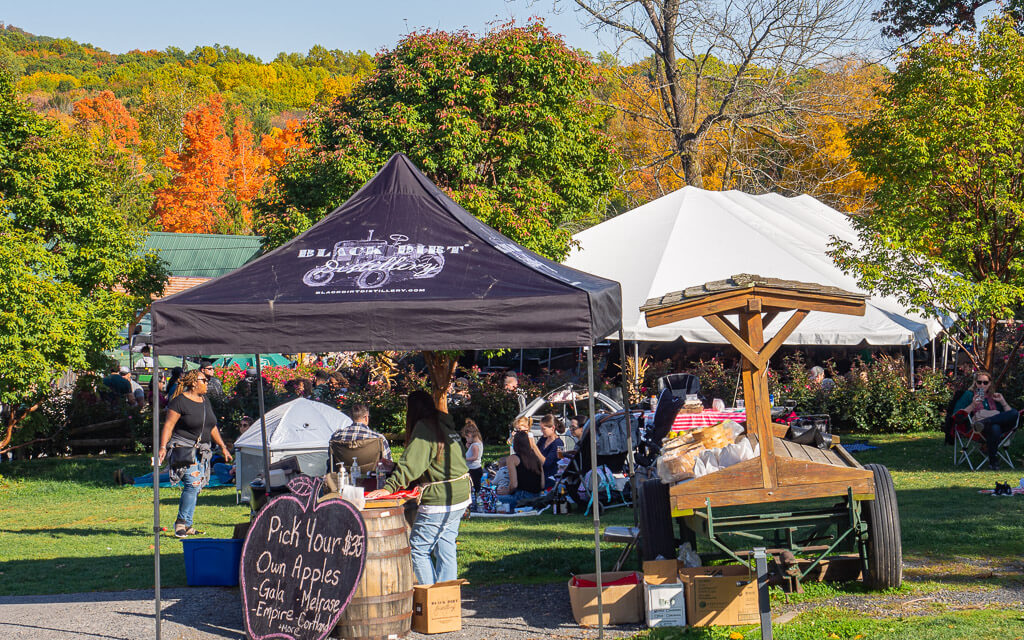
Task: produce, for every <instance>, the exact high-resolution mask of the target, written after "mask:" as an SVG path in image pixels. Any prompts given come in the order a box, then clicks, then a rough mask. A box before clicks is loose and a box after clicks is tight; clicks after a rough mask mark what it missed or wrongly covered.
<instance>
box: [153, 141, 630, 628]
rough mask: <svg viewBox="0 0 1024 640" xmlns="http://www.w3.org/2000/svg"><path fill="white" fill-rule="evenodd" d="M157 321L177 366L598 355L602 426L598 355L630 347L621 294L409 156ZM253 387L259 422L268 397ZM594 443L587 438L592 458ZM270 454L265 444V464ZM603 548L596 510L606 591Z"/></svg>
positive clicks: (161, 348)
mask: <svg viewBox="0 0 1024 640" xmlns="http://www.w3.org/2000/svg"><path fill="white" fill-rule="evenodd" d="M151 313H152V318H153V330H152V335H153V350H154V353H167V354H173V355H188V354H202V353H253V352H255V353H266V352H282V351H283V352H292V353H294V352H308V351H356V350H358V351H381V350H448V349H451V350H454V349H488V348H513V349H515V348H544V347H588V356H589V357H588V386H589V389H590V391H591V393H590V394H589V397H590V400H589V411H590V416H591V423H592V424H593V421H594V401H593V393H592V391H593V349H592V348H591V347H592V346H593V345H594V344H595V343H596V342H597V341H599V340H601V339H603V338H605V337H606V336H608V335H609V334H611V333H613V332H615V331H620V338H621V322H622V310H621V296H620V289H619V283H617V282H613V281H610V280H605V279H603V278H599V277H597V276H593V275H590V274H587V273H583V272H580V271H576V270H574V269H571V268H569V267H566V266H564V265H561V264H558V263H556V262H553V261H551V260H548V259H546V258H544V257H542V256H540V255H537V254H536V253H534V252H532V251H529V250H528V249H525V248H524V247H522V246H520V245H518V244H516V243H515V242H513V241H511V240H509V239H508V238H506V237H505V236H503V235H501V234H500V233H498V232H497V231H495V230H494V229H492V228H490V227H488V226H487V225H485V224H483V223H482V222H480V221H479V220H477V219H476V218H475V217H473V216H472V215H471V214H470V213H468V212H467V211H465V210H464V209H463V208H462V207H460V206H459V205H458V204H456V203H455V202H454V201H453V200H451V199H450V198H448V197H447V196H446V195H445V194H444V193H443V192H442V191H441V190H440V189H438V188H437V186H435V185H434V184H433V183H432V182H431V181H430V180H429V179H428V178H427V177H426V176H424V175H423V174H422V173H420V171H419V170H418V169H417V168H416V167H415V166H414V165H413V164H412V162H411V161H410V160H409V159H408V158H407V157H406V156H404V155H402V154H396V155H394V156H392V158H391V159H390V160H389V161H388V162H387V164H385V165H384V167H383V168H382V169H381V170H380V171H379V172H378V173H377V175H376V176H374V177H373V178H372V179H371V180H370V181H369V182H367V183H366V184H365V185H363V187H362V188H361V189H360V190H359V191H358V192H357V193H356V194H355V195H353V196H352V197H351V198H350V199H349V200H348V201H346V202H345V203H344V204H343V205H341V206H340V207H338V208H337V209H335V210H334V211H332V212H331V213H330V214H328V215H327V216H326V217H325V218H324V219H323V220H322V221H320V222H319V223H317V224H316V225H315V226H313V227H312V228H311V229H309V230H308V231H306V232H305V233H303V234H302V235H300V236H298V237H296V238H295V239H294V240H292V241H291V242H289V243H287V244H285V245H283V246H281V247H279V248H277V249H275V250H273V251H271V252H269V253H267V254H266V255H264V256H262V257H261V258H259V259H257V260H255V261H253V262H251V263H249V264H247V265H245V266H243V267H240V268H239V269H237V270H235V271H233V272H231V273H229V274H227V275H224V276H221V277H220V278H217V279H215V280H211V281H209V282H206V283H203V284H201V285H199V286H197V287H194V288H192V289H189V290H187V291H184V292H182V293H179V294H176V295H173V296H169V297H167V298H164V299H162V300H158V301H156V302H154V303H153V305H152V310H151ZM620 346H621V341H620ZM154 361H155V357H154ZM154 375H155V374H154ZM257 388H258V389H259V391H260V412H261V414H262V413H263V406H262V404H263V403H262V385H257ZM157 402H158V401H157ZM155 404H156V403H155ZM627 409H628V407H627ZM158 415H159V407H158V406H154V419H153V437H154V442H159V418H158ZM595 431H596V430H595V429H593V428H592V429H591V430H590V433H591V439H592V443H591V456H592V457H593V458H596V451H597V447H596V435H595ZM266 449H267V447H266V440H265V435H264V453H265V455H266ZM593 464H594V466H595V467H596V459H595V460H594V461H593ZM154 473H155V474H156V473H158V469H157V467H156V464H155V460H154ZM596 476H597V474H592V477H593V479H594V485H595V486H594V487H593V490H594V492H595V494H596V489H597V487H596V481H597V477H596ZM154 477H155V475H154ZM157 485H158V483H154V487H153V491H154V528H155V544H154V546H155V552H154V554H155V560H154V570H155V572H156V576H155V578H156V580H155V581H156V585H155V599H156V630H157V637H158V638H159V633H160V591H159V588H160V585H159V582H160V578H159V575H160V573H159V572H160V553H159V550H160V547H159V544H160V537H159V526H160V523H159V486H157ZM599 536H600V520H599V514H598V510H597V509H595V510H594V546H595V564H596V571H597V573H598V579H600V571H601V560H600V558H601V554H600V537H599ZM600 605H601V602H600V598H599V607H600ZM601 631H602V635H603V629H602V630H601Z"/></svg>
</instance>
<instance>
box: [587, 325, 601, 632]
mask: <svg viewBox="0 0 1024 640" xmlns="http://www.w3.org/2000/svg"><path fill="white" fill-rule="evenodd" d="M587 409H588V411H589V412H590V497H591V500H592V506H593V509H594V574H595V580H594V582H595V583H596V584H597V637H598V638H599V639H600V640H604V598H603V597H602V593H601V592H602V591H604V583H603V582H602V581H601V514H600V511H601V504H600V500H599V498H600V495H599V494H598V492H597V486H598V484H597V420H596V419H595V418H596V416H595V412H594V345H593V344H591V345H590V347H589V348H588V349H587Z"/></svg>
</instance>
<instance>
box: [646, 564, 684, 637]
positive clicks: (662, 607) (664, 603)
mask: <svg viewBox="0 0 1024 640" xmlns="http://www.w3.org/2000/svg"><path fill="white" fill-rule="evenodd" d="M644 610H645V613H646V617H647V626H648V627H652V628H653V627H685V626H686V585H685V584H683V582H682V581H681V580H680V579H679V568H678V566H677V565H676V561H675V560H654V561H650V562H645V563H644Z"/></svg>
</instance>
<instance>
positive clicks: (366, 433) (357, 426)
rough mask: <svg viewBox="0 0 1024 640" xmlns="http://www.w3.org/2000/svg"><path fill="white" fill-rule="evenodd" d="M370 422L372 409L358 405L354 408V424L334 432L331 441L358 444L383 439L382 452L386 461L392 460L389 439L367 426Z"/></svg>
mask: <svg viewBox="0 0 1024 640" xmlns="http://www.w3.org/2000/svg"><path fill="white" fill-rule="evenodd" d="M369 421H370V409H369V408H368V407H367V406H366V405H365V404H357V405H353V407H352V424H350V425H348V426H347V427H342V428H341V429H338V430H337V431H335V432H334V435H332V436H331V440H334V441H339V442H356V441H357V440H366V439H367V438H380V439H381V452H382V453H383V455H384V459H385V460H390V459H391V445H389V444H388V439H387V438H385V437H384V436H382V435H381V434H379V433H377V432H376V431H374V430H373V429H371V428H370V427H368V426H367V424H366V423H367V422H369Z"/></svg>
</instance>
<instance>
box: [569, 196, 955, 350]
mask: <svg viewBox="0 0 1024 640" xmlns="http://www.w3.org/2000/svg"><path fill="white" fill-rule="evenodd" d="M832 236H835V237H837V238H840V239H842V240H847V241H850V242H853V243H856V242H857V234H856V232H855V231H854V229H853V227H852V225H851V224H850V221H849V220H848V219H847V217H846V216H845V215H844V214H842V213H840V212H839V211H836V210H835V209H833V208H831V207H829V206H827V205H825V204H823V203H822V202H819V201H818V200H816V199H814V198H812V197H811V196H808V195H801V196H797V197H795V198H786V197H784V196H781V195H778V194H774V193H769V194H765V195H759V196H755V195H750V194H746V193H742V192H739V191H705V190H703V189H698V188H695V187H683V188H682V189H679V190H678V191H674V192H672V193H670V194H668V195H666V196H663V197H661V198H658V199H657V200H654V201H652V202H649V203H647V204H645V205H643V206H640V207H637V208H636V209H633V210H631V211H627V212H626V213H623V214H621V215H619V216H616V217H615V218H612V219H610V220H607V221H605V222H602V223H601V224H599V225H597V226H594V227H591V228H589V229H587V230H585V231H581V232H580V233H577V234H576V235H575V236H573V239H574V240H576V241H578V243H579V246H578V247H576V248H575V249H573V251H572V252H571V253H570V255H569V257H568V258H567V259H566V260H565V264H566V266H569V267H572V268H574V269H579V270H581V271H587V272H589V273H593V274H594V275H598V276H602V277H604V278H608V279H610V280H617V281H618V282H620V283H621V284H622V324H623V331H624V334H625V339H626V340H634V341H654V342H668V341H672V340H676V339H677V338H680V337H681V338H683V339H684V340H686V341H687V342H698V343H722V342H724V338H722V336H721V335H720V334H719V333H718V332H717V331H715V329H714V328H712V327H711V325H710V324H708V323H707V322H706V321H705V320H704V319H703V318H693V319H690V320H684V321H681V322H676V323H673V324H669V325H665V326H661V327H655V328H650V327H648V326H647V324H646V322H645V321H644V319H643V315H642V314H641V313H640V306H641V305H643V304H644V303H645V302H646V301H647V300H648V299H650V298H655V297H660V296H663V295H665V294H667V293H669V292H672V291H679V290H680V289H683V288H685V287H689V286H692V285H696V284H700V283H703V282H710V281H714V280H722V279H725V278H728V277H730V276H732V275H734V274H739V273H752V274H758V275H761V276H765V277H770V278H781V279H784V280H797V281H801V282H816V283H819V284H824V285H830V286H834V287H839V288H840V289H845V290H847V291H854V292H862V293H867V292H865V291H863V290H862V289H861V288H860V287H858V286H857V283H856V280H855V279H854V278H853V277H851V276H847V275H845V274H844V273H843V272H842V271H841V270H840V269H839V267H837V266H836V265H835V263H833V261H832V259H831V258H829V257H828V255H826V253H825V252H826V251H827V250H828V249H829V243H830V242H831V238H832ZM788 317H789V314H782V315H780V316H779V317H778V318H776V319H775V320H774V321H773V322H772V323H771V325H770V326H769V327H766V333H767V334H768V335H771V334H772V333H774V331H773V330H775V329H778V328H779V327H781V326H782V325H783V324H784V323H785V321H786V319H787V318H788ZM942 330H943V327H942V325H941V324H940V323H939V322H938V321H936V320H931V319H925V318H922V317H920V316H916V315H913V314H910V313H907V311H906V308H905V307H903V305H901V304H900V303H899V302H898V301H897V300H895V299H893V298H889V297H879V296H872V297H871V298H869V299H868V301H867V312H866V314H865V315H864V316H863V317H857V316H846V315H839V314H833V313H812V314H810V315H809V316H808V317H807V319H806V320H804V322H803V323H802V324H801V325H800V326H799V327H798V328H797V330H796V331H795V332H794V333H793V335H792V336H790V337H789V339H787V340H786V344H790V345H798V344H799V345H823V346H824V345H835V346H838V345H857V344H861V343H862V342H864V343H867V344H870V345H902V346H907V345H909V344H910V342H911V340H912V341H913V343H914V344H915V346H920V345H922V344H924V343H927V342H929V341H930V340H931V339H932V338H934V337H935V336H936V335H938V334H939V333H941V332H942Z"/></svg>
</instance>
